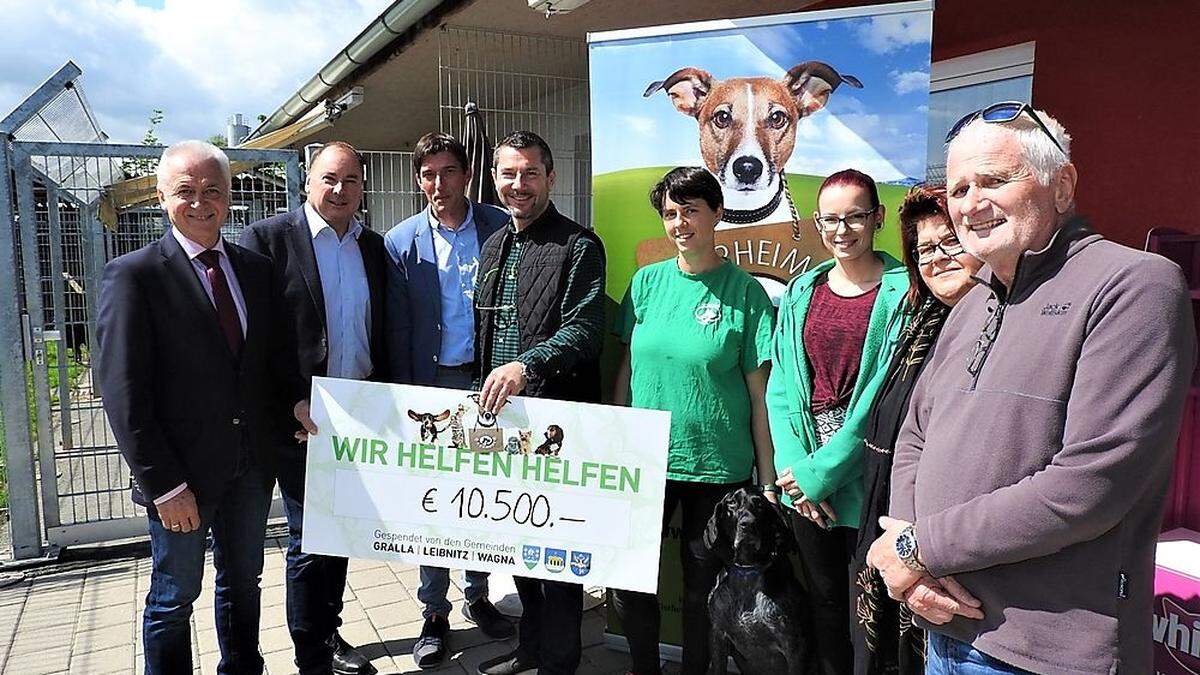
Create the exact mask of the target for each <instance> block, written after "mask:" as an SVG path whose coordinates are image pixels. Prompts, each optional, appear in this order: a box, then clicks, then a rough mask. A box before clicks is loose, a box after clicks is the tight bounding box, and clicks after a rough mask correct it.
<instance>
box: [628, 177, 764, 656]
mask: <svg viewBox="0 0 1200 675" xmlns="http://www.w3.org/2000/svg"><path fill="white" fill-rule="evenodd" d="M650 203H651V204H652V205H653V206H654V209H655V210H656V211H658V214H659V216H660V217H661V218H662V224H663V229H664V230H665V232H666V235H667V237H668V238H669V239H670V240H671V242H672V243H674V244H675V248H676V250H677V251H678V253H677V255H676V256H675V257H673V258H671V259H670V260H665V261H663V262H660V263H656V264H653V265H647V266H646V267H643V268H642V269H640V270H638V272H637V274H635V275H634V276H633V281H632V282H630V285H629V291H628V292H627V293H626V296H625V301H624V303H623V304H622V318H621V320H620V322H619V327H618V328H619V329H618V334H619V335H620V336H621V338H622V341H623V342H625V343H626V344H628V345H629V349H628V350H627V351H626V352H625V357H624V359H623V362H622V365H621V368H620V371H619V372H618V375H617V382H616V392H615V396H614V400H615V402H616V403H617V404H618V405H620V404H623V403H626V402H628V403H629V405H631V406H634V407H637V408H654V409H658V410H669V411H671V437H670V448H669V450H668V454H667V486H666V496H665V499H664V505H663V520H664V523H665V522H667V521H669V520H670V519H671V516H672V515H673V513H674V511H675V509H676V508H678V509H679V510H680V511H681V517H682V536H681V538H680V539H681V541H680V557H681V559H682V566H683V588H684V599H683V669H682V672H684V673H696V674H699V673H704V672H706V671H707V669H708V662H709V645H708V634H709V625H710V622H709V618H708V610H707V599H708V593H709V591H710V590H712V587H713V584H714V582H715V581H716V577H717V572H718V571H719V569H720V563H719V561H717V560H715V559H712V558H710V557H706V556H703V555H701V553H700V550H701V548H702V547H701V546H699V544H700V543H701V541H702V538H703V534H704V526H705V524H706V522H707V521H708V518H709V516H710V515H712V512H713V507H714V506H716V504H717V502H719V501H720V500H721V498H722V497H724V496H725V495H726V494H728V493H729V492H732V491H733V490H736V489H737V488H739V487H742V486H745V485H748V484H750V479H751V476H752V474H754V473H757V476H758V483H759V484H761V485H764V486H765V487H766V488H768V489H771V490H773V489H774V481H775V467H774V464H773V458H772V455H773V451H772V447H771V434H770V432H769V431H768V430H767V412H766V406H765V403H764V393H765V390H766V385H767V373H768V371H769V370H770V366H769V365H768V353H769V351H770V346H771V330H772V325H773V313H774V312H773V308H772V307H771V300H770V298H768V297H767V293H766V291H764V290H763V288H762V286H761V285H759V283H758V282H757V281H755V280H754V278H753V277H751V276H750V275H749V274H748V273H746V272H745V271H743V270H741V269H739V268H738V267H737V266H736V265H734V264H733V263H731V262H729V261H728V260H726V259H724V258H722V257H721V256H720V255H719V254H718V253H717V251H716V247H715V235H714V230H715V228H716V225H717V223H718V222H720V220H721V214H722V196H721V185H720V183H718V182H717V179H716V178H714V177H713V176H712V174H710V173H709V172H708V171H706V170H705V169H702V168H692V167H680V168H677V169H674V170H672V171H671V172H669V173H668V174H667V175H666V176H664V177H663V179H662V180H661V181H659V183H658V184H657V185H655V186H654V189H653V190H652V191H651V193H650ZM771 497H773V494H772V495H771ZM613 597H614V605H615V607H616V610H617V614H618V615H619V616H620V617H621V625H622V626H623V627H624V629H625V635H626V638H627V639H628V641H629V653H630V657H631V659H632V662H633V664H632V668H631V670H632V672H633V673H636V675H656V674H657V673H659V657H658V631H659V609H658V599H657V598H656V597H655V596H653V595H650V594H647V593H635V592H632V591H614V592H613Z"/></svg>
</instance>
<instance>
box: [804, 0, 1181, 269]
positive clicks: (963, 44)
mask: <svg viewBox="0 0 1200 675" xmlns="http://www.w3.org/2000/svg"><path fill="white" fill-rule="evenodd" d="M861 4H874V3H863V2H838V1H836V0H835V1H829V2H823V3H820V4H819V5H817V6H816V7H812V8H828V7H839V6H850V5H861ZM805 9H810V7H806V8H805ZM1028 41H1034V42H1036V43H1037V46H1036V52H1035V54H1036V55H1035V60H1034V73H1033V103H1034V105H1035V106H1037V107H1039V108H1043V109H1045V110H1046V111H1048V112H1049V113H1050V114H1052V115H1054V116H1055V117H1057V118H1058V119H1059V121H1061V122H1062V123H1063V124H1064V125H1065V126H1066V127H1067V130H1068V131H1069V132H1070V133H1071V135H1072V137H1073V138H1074V143H1073V146H1072V153H1071V154H1072V159H1073V160H1074V162H1075V164H1076V166H1077V167H1078V168H1079V176H1080V178H1079V189H1078V203H1079V211H1080V213H1083V214H1085V215H1087V216H1089V217H1090V218H1091V219H1092V222H1093V223H1094V224H1095V226H1096V227H1097V229H1099V230H1100V231H1101V232H1103V233H1104V234H1105V235H1106V236H1108V237H1109V238H1111V239H1114V240H1116V241H1119V242H1121V243H1123V244H1127V245H1129V246H1134V247H1136V248H1142V247H1143V246H1144V245H1145V239H1146V232H1147V231H1148V230H1149V229H1150V228H1151V227H1158V226H1166V227H1173V228H1176V229H1181V230H1184V231H1188V232H1197V233H1200V168H1198V167H1197V160H1198V159H1200V2H1198V1H1197V0H1136V1H1134V0H1003V1H1002V2H995V1H982V0H942V1H941V2H938V3H937V4H936V8H935V10H934V20H933V59H934V60H935V61H938V60H942V59H948V58H952V57H955V56H962V55H964V54H970V53H973V52H978V51H983V50H987V49H994V48H997V47H1004V46H1008V45H1013V44H1017V43H1021V42H1028Z"/></svg>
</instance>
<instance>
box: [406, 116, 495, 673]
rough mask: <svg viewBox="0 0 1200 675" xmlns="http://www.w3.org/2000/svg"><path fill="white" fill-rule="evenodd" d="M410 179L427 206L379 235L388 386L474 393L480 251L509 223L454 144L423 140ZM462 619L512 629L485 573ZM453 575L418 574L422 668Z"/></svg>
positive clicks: (435, 570)
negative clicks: (482, 200) (478, 189)
mask: <svg viewBox="0 0 1200 675" xmlns="http://www.w3.org/2000/svg"><path fill="white" fill-rule="evenodd" d="M413 173H414V175H415V176H416V180H417V184H418V185H419V186H420V188H421V191H422V192H424V193H425V197H426V199H427V200H428V201H429V206H428V207H427V208H426V209H424V210H423V211H421V212H420V213H418V214H417V215H415V216H413V217H411V218H409V219H407V220H404V221H402V222H401V223H399V224H398V225H396V226H395V227H393V228H392V229H391V230H390V231H389V232H388V233H387V235H385V236H384V247H385V248H386V250H387V256H388V285H387V306H388V311H387V322H388V331H387V339H388V358H389V360H390V362H391V368H390V374H391V378H392V380H393V381H394V382H398V383H401V384H420V385H426V386H435V387H447V388H452V389H471V387H472V378H473V376H474V369H475V317H474V307H473V300H474V296H475V272H476V270H477V269H478V267H479V250H480V249H481V248H482V246H483V242H484V241H486V240H487V238H488V237H490V236H491V235H492V233H493V232H495V231H497V230H499V229H500V228H502V227H504V225H505V224H507V223H508V220H509V217H508V213H507V212H506V211H502V210H501V209H498V208H496V207H494V206H489V205H487V204H476V203H474V202H472V201H470V200H469V199H467V197H466V189H467V184H468V183H469V182H470V180H471V169H470V166H469V162H468V160H467V151H466V149H465V148H464V147H463V145H462V143H460V142H459V141H458V140H456V139H455V138H454V137H453V136H449V135H447V134H440V133H430V134H426V135H425V136H423V137H422V138H421V140H420V141H418V142H417V146H416V148H415V149H414V150H413ZM464 576H465V577H466V589H465V590H464V592H463V595H464V596H465V598H466V604H465V605H464V606H463V615H464V616H466V617H467V618H468V619H469V620H471V621H474V622H475V623H476V624H478V625H479V627H480V629H481V630H483V632H484V633H486V634H487V635H489V636H490V637H494V638H507V637H510V636H511V635H512V634H513V626H512V623H510V622H509V621H508V620H507V619H505V618H504V617H503V616H502V615H501V614H500V613H499V612H498V611H497V610H496V608H495V607H494V606H493V605H492V603H491V602H490V601H489V600H488V594H487V574H486V573H483V572H466V573H465V574H464ZM449 584H450V573H449V570H447V569H445V568H440V567H424V566H422V567H421V586H420V589H419V590H418V591H417V599H418V600H419V601H420V602H422V603H424V605H425V608H424V610H423V612H422V613H423V615H424V617H425V625H424V627H423V628H422V629H421V636H420V638H418V640H417V642H416V644H415V645H413V659H414V660H415V661H416V663H417V665H418V666H420V667H421V668H435V667H437V666H438V665H439V664H440V663H441V662H442V659H443V658H444V657H445V655H446V649H447V645H446V637H447V634H448V632H449V630H450V624H449V620H448V618H447V617H448V615H449V613H450V603H449V602H448V601H447V600H446V591H447V590H448V588H449Z"/></svg>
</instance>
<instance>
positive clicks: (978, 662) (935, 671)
mask: <svg viewBox="0 0 1200 675" xmlns="http://www.w3.org/2000/svg"><path fill="white" fill-rule="evenodd" d="M928 634H929V643H928V646H927V647H926V651H925V675H1033V674H1032V673H1030V672H1029V671H1028V670H1021V669H1020V668H1017V667H1016V666H1010V665H1008V664H1007V663H1004V662H1003V661H1001V660H999V659H995V658H992V657H991V656H988V655H987V654H984V653H983V652H981V651H979V650H978V649H975V648H974V647H972V646H971V645H969V644H967V643H965V642H959V641H958V640H955V639H954V638H949V637H946V636H945V635H942V634H941V633H935V632H933V631H929V632H928Z"/></svg>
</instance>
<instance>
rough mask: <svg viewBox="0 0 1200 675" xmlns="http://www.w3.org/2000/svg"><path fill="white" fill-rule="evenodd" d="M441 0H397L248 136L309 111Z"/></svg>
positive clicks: (290, 120)
mask: <svg viewBox="0 0 1200 675" xmlns="http://www.w3.org/2000/svg"><path fill="white" fill-rule="evenodd" d="M441 3H442V0H396V2H393V3H392V5H391V6H390V7H388V8H387V9H386V10H384V11H383V13H382V14H380V15H379V17H378V18H376V19H375V20H374V21H372V22H371V24H370V25H369V26H367V27H366V29H365V30H363V32H361V33H359V34H358V37H356V38H354V40H353V41H352V42H351V43H350V44H349V45H347V46H346V47H345V48H344V49H342V50H341V51H340V52H338V53H337V56H334V57H333V59H332V60H330V61H329V63H327V64H325V67H324V68H322V69H321V70H319V71H317V74H316V75H313V77H312V79H310V80H309V81H308V82H306V83H305V84H304V86H303V87H300V90H299V91H297V92H296V93H295V94H292V97H291V98H289V99H288V100H287V101H286V102H285V103H284V104H283V105H281V106H280V107H279V109H278V110H276V111H275V112H273V113H271V116H270V117H268V118H267V119H266V121H265V122H263V123H262V124H261V125H259V127H258V128H257V129H255V130H254V131H253V132H252V133H251V134H250V136H249V138H256V137H258V136H261V135H263V134H267V133H270V132H272V131H275V130H276V129H279V128H281V127H283V126H286V125H287V124H289V123H291V122H292V121H294V120H295V119H296V118H297V117H299V116H300V115H303V114H304V113H305V112H308V110H309V109H311V108H312V107H313V106H314V105H316V104H317V103H319V102H320V101H321V100H322V99H323V98H325V96H326V95H327V94H328V93H329V92H330V91H331V90H333V88H334V87H336V86H337V85H338V84H340V83H341V82H342V80H343V79H345V78H346V77H347V76H348V75H350V74H351V73H353V72H354V71H355V70H356V69H358V68H359V67H360V66H362V65H363V64H365V63H366V62H367V61H369V60H370V59H371V57H373V56H375V55H376V54H378V53H379V52H380V51H382V50H383V49H385V48H386V47H387V46H388V45H390V44H391V43H392V42H393V41H394V40H395V39H396V38H397V37H398V36H400V35H402V34H403V33H404V32H405V31H407V30H408V29H409V28H412V27H413V26H414V25H415V24H416V23H417V22H418V21H420V20H421V19H422V18H424V17H425V16H426V15H427V14H429V12H431V11H433V10H434V9H435V8H436V7H437V6H438V5H440V4H441Z"/></svg>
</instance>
